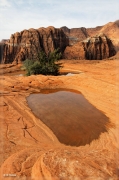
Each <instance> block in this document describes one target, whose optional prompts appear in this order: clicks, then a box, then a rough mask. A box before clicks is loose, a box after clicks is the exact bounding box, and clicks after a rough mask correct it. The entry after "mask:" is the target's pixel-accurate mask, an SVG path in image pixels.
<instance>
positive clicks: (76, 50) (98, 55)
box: [64, 33, 116, 60]
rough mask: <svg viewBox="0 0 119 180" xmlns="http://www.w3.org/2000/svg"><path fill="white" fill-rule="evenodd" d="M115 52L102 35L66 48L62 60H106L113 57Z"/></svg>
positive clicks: (108, 40)
mask: <svg viewBox="0 0 119 180" xmlns="http://www.w3.org/2000/svg"><path fill="white" fill-rule="evenodd" d="M115 54H116V51H115V49H114V46H113V44H112V42H111V40H110V39H109V38H107V37H106V36H105V35H104V34H102V33H101V34H99V35H97V36H94V37H91V38H87V39H85V40H83V41H82V42H79V43H76V44H74V45H73V46H69V47H66V49H65V52H64V58H66V59H89V60H93V59H98V60H101V59H106V58H109V57H111V56H114V55H115Z"/></svg>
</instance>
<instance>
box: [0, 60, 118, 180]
mask: <svg viewBox="0 0 119 180" xmlns="http://www.w3.org/2000/svg"><path fill="white" fill-rule="evenodd" d="M63 62H64V63H63V65H64V67H63V69H62V70H68V71H70V70H71V71H76V72H77V71H79V74H76V75H73V76H43V75H37V76H35V75H32V76H29V77H20V76H14V77H10V75H8V76H6V75H5V74H4V75H2V76H0V180H6V179H7V180H44V179H45V180H69V179H70V180H118V179H119V121H118V115H119V110H118V106H119V101H118V99H119V93H118V92H119V76H117V73H118V69H119V61H118V60H110V61H108V60H105V61H103V60H101V61H88V60H87V61H85V60H84V61H73V60H72V61H68V60H67V61H65V60H64V61H63ZM17 66H18V65H17ZM1 67H2V70H3V71H4V70H5V69H6V70H7V68H10V67H11V69H12V68H15V65H13V64H12V65H11V64H9V65H7V66H6V65H4V64H3V65H0V69H1ZM48 88H51V89H56V88H58V89H59V88H65V89H71V88H72V89H74V90H78V91H80V92H81V93H82V94H83V95H84V96H85V98H86V99H87V100H88V101H89V102H90V103H91V104H92V105H94V106H95V107H96V108H97V109H99V110H101V111H103V113H104V114H105V115H106V116H107V117H108V118H109V122H108V124H106V126H105V128H106V130H107V132H102V133H101V135H100V137H99V138H98V139H95V140H93V141H92V142H91V143H90V144H87V145H85V146H79V147H73V146H72V147H71V146H66V145H63V144H61V143H60V142H59V141H58V140H57V138H56V137H55V135H54V134H53V132H52V131H51V130H50V129H49V128H48V127H47V126H46V125H45V124H43V123H42V121H41V120H40V119H38V118H37V117H35V116H34V114H33V113H32V111H31V110H30V108H29V107H28V104H27V101H26V97H27V96H29V94H30V93H35V92H40V90H41V89H48ZM87 128H88V127H87ZM69 133H71V132H69ZM92 135H93V131H92Z"/></svg>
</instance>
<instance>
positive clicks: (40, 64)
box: [22, 49, 62, 76]
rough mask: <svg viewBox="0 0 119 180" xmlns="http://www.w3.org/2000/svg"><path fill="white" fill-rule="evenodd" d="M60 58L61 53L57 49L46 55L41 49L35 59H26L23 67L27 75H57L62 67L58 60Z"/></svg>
mask: <svg viewBox="0 0 119 180" xmlns="http://www.w3.org/2000/svg"><path fill="white" fill-rule="evenodd" d="M60 58H61V53H59V52H58V49H57V50H54V51H53V52H51V53H49V55H46V54H45V53H44V52H43V51H41V52H40V53H38V55H37V57H36V60H35V61H33V60H29V59H26V60H25V61H24V62H23V67H22V68H24V69H26V72H27V74H26V75H27V76H30V75H32V74H34V75H36V74H43V75H55V76H56V75H58V74H59V70H60V68H61V67H62V66H61V63H58V60H59V59H60Z"/></svg>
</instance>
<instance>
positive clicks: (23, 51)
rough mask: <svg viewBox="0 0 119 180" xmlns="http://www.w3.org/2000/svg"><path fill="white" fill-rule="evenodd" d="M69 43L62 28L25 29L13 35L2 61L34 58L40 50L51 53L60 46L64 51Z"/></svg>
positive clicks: (7, 44) (6, 46)
mask: <svg viewBox="0 0 119 180" xmlns="http://www.w3.org/2000/svg"><path fill="white" fill-rule="evenodd" d="M67 45H68V41H67V38H66V35H65V34H64V32H63V30H62V29H56V28H54V27H48V28H39V29H29V30H23V31H21V32H16V33H15V34H12V35H11V37H10V40H9V41H8V42H7V43H6V45H5V48H4V53H3V60H2V62H3V63H10V62H11V63H12V62H16V63H19V62H21V61H23V60H25V59H27V58H29V59H34V58H35V57H36V54H37V52H39V51H40V50H43V51H45V52H46V53H49V52H51V51H53V50H54V49H57V48H59V49H60V51H61V52H63V51H64V49H65V47H66V46H67Z"/></svg>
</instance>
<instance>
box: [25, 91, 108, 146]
mask: <svg viewBox="0 0 119 180" xmlns="http://www.w3.org/2000/svg"><path fill="white" fill-rule="evenodd" d="M27 101H28V105H29V107H30V108H31V109H32V111H33V113H34V114H35V115H36V116H37V117H39V118H40V120H42V122H43V123H45V124H46V125H47V126H48V127H49V128H50V129H51V130H52V131H53V132H54V134H55V135H56V137H57V138H58V139H59V141H60V142H61V143H64V144H66V145H71V146H80V145H85V144H89V143H90V142H91V141H92V140H94V139H97V138H99V136H100V134H101V133H102V132H106V131H107V130H106V125H108V124H109V119H108V118H107V117H106V116H105V115H104V114H103V113H102V112H101V111H99V110H98V109H96V108H95V107H94V106H93V105H91V104H90V103H89V102H88V101H87V100H86V99H85V98H84V96H83V95H82V94H81V93H80V92H77V91H75V90H73V91H67V90H42V91H41V93H39V94H31V95H30V96H29V97H27Z"/></svg>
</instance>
